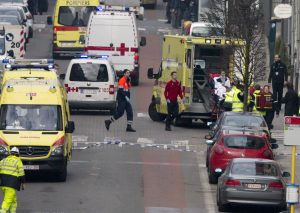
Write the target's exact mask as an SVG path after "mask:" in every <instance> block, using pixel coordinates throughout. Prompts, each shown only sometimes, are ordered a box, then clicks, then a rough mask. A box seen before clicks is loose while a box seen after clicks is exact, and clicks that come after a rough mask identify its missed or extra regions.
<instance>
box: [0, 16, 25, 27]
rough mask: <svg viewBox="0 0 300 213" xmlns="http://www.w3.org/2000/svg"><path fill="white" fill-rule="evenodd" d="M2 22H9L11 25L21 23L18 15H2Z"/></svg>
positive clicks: (0, 18)
mask: <svg viewBox="0 0 300 213" xmlns="http://www.w3.org/2000/svg"><path fill="white" fill-rule="evenodd" d="M0 23H9V24H11V25H20V24H21V23H20V19H18V17H17V16H0Z"/></svg>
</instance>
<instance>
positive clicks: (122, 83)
mask: <svg viewBox="0 0 300 213" xmlns="http://www.w3.org/2000/svg"><path fill="white" fill-rule="evenodd" d="M118 86H119V89H123V91H126V92H129V89H130V87H131V84H130V82H127V78H126V77H125V76H123V77H122V78H121V79H120V80H119V84H118Z"/></svg>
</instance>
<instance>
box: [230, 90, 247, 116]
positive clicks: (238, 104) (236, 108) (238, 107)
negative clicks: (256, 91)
mask: <svg viewBox="0 0 300 213" xmlns="http://www.w3.org/2000/svg"><path fill="white" fill-rule="evenodd" d="M241 95H242V91H241V90H240V86H237V87H236V90H235V92H234V95H233V98H232V112H243V110H244V103H243V100H241Z"/></svg>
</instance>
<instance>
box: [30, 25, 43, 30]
mask: <svg viewBox="0 0 300 213" xmlns="http://www.w3.org/2000/svg"><path fill="white" fill-rule="evenodd" d="M32 28H33V30H37V29H45V28H46V24H33V26H32Z"/></svg>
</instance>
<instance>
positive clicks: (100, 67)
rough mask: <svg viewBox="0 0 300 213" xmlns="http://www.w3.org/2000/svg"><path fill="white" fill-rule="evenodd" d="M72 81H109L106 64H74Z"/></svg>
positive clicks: (71, 75)
mask: <svg viewBox="0 0 300 213" xmlns="http://www.w3.org/2000/svg"><path fill="white" fill-rule="evenodd" d="M70 81H91V82H108V71H107V67H106V65H105V64H88V63H87V64H73V65H72V68H71V74H70Z"/></svg>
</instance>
